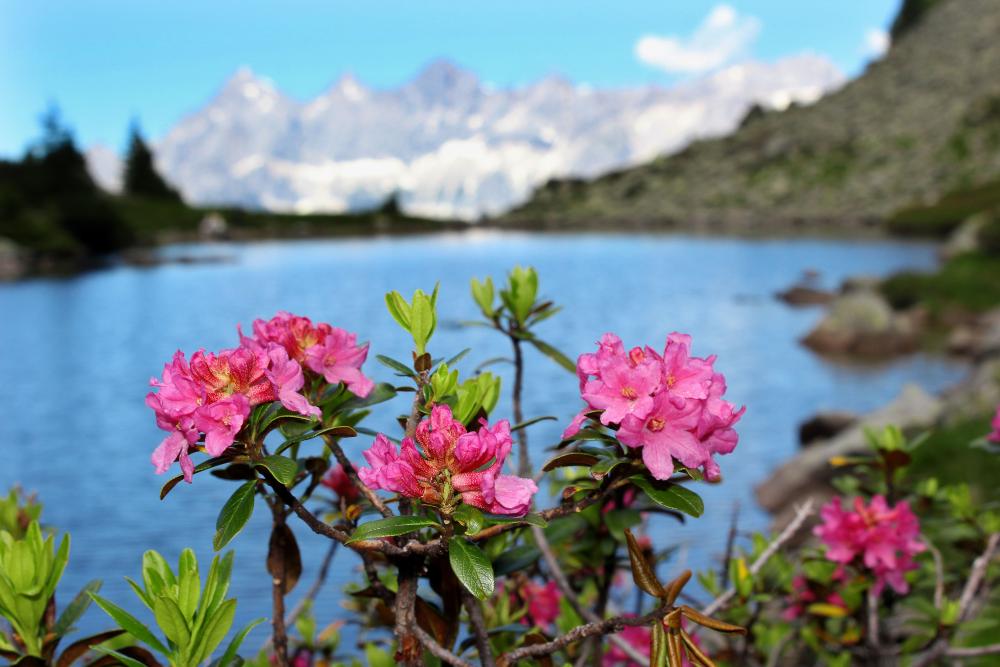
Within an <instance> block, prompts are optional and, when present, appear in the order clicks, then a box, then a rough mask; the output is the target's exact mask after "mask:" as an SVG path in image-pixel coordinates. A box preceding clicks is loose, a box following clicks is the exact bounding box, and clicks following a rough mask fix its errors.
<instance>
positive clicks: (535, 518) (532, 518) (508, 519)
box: [485, 512, 549, 528]
mask: <svg viewBox="0 0 1000 667" xmlns="http://www.w3.org/2000/svg"><path fill="white" fill-rule="evenodd" d="M485 519H486V523H488V524H490V525H491V526H492V525H496V524H503V523H526V524H528V525H529V526H538V527H539V528H545V527H546V526H548V525H549V522H548V521H546V520H545V519H543V518H542V517H541V515H540V514H537V513H534V512H533V513H531V514H525V515H524V516H520V517H515V516H501V515H499V514H487V515H485Z"/></svg>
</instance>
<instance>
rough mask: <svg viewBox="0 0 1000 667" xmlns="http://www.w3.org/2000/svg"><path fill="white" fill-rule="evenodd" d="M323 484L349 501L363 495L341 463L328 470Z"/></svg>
mask: <svg viewBox="0 0 1000 667" xmlns="http://www.w3.org/2000/svg"><path fill="white" fill-rule="evenodd" d="M322 484H323V486H325V487H326V488H328V489H330V490H331V491H333V492H334V493H336V494H337V496H338V497H340V498H343V499H344V500H346V501H347V502H348V503H352V502H354V501H355V500H357V499H358V498H359V497H360V496H361V491H359V490H358V487H357V486H355V485H354V482H352V481H351V478H350V477H348V476H347V473H346V472H344V467H343V466H341V465H339V464H338V465H335V466H333V467H332V468H330V470H328V471H327V473H326V475H324V476H323V481H322Z"/></svg>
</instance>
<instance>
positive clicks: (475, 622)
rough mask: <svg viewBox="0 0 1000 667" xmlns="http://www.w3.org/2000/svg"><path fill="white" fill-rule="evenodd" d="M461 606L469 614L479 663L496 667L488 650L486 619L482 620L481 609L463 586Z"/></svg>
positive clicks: (488, 666) (491, 652) (485, 666)
mask: <svg viewBox="0 0 1000 667" xmlns="http://www.w3.org/2000/svg"><path fill="white" fill-rule="evenodd" d="M462 604H464V605H465V611H466V612H468V614H469V624H470V625H471V626H472V632H473V634H474V635H475V637H476V648H477V649H478V650H479V662H480V663H481V664H482V666H483V667H496V661H495V660H494V659H493V649H492V648H490V636H489V633H488V632H487V630H486V619H485V618H483V608H482V607H481V606H479V600H477V599H476V598H475V597H474V596H473V595H472V593H470V592H469V591H468V590H467V589H466V588H465V586H462Z"/></svg>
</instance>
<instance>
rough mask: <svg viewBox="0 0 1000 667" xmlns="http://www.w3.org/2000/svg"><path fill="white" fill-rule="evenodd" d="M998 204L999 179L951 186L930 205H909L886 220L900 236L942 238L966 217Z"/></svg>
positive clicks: (999, 196) (890, 230) (999, 202)
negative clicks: (948, 190) (973, 184)
mask: <svg viewBox="0 0 1000 667" xmlns="http://www.w3.org/2000/svg"><path fill="white" fill-rule="evenodd" d="M998 205H1000V180H992V181H988V182H986V183H982V184H981V185H977V186H975V187H970V188H960V189H957V190H953V191H951V192H949V193H947V194H946V195H944V196H943V197H941V198H940V199H939V200H938V201H936V202H935V203H933V204H930V205H919V206H911V207H908V208H904V209H901V210H899V211H896V212H895V213H893V214H892V215H891V216H890V217H889V219H888V220H887V221H886V226H887V228H888V230H889V232H891V233H893V234H898V235H900V236H925V237H932V238H944V237H946V236H947V235H948V234H950V233H951V232H952V231H953V230H954V229H955V228H957V227H958V226H959V225H960V224H962V223H963V222H965V221H966V220H967V219H969V217H971V216H972V215H975V214H976V213H979V212H980V211H985V210H987V209H990V208H993V207H995V206H998Z"/></svg>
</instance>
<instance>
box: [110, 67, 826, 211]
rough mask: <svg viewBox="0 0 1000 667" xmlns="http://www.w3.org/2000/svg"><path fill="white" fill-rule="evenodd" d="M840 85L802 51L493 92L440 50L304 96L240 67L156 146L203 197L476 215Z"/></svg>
mask: <svg viewBox="0 0 1000 667" xmlns="http://www.w3.org/2000/svg"><path fill="white" fill-rule="evenodd" d="M843 80H844V77H843V75H842V74H841V73H840V71H839V70H838V69H837V68H836V67H835V66H834V65H833V64H832V63H831V62H830V61H828V60H826V59H824V58H822V57H819V56H813V55H802V56H795V57H791V58H786V59H783V60H780V61H777V62H775V63H770V64H765V63H759V62H749V63H744V64H739V65H733V66H730V67H727V68H725V69H722V70H719V71H717V72H714V73H712V74H710V75H707V76H705V77H702V78H699V79H696V80H690V81H687V82H685V83H682V84H680V85H677V86H674V87H670V88H664V87H658V86H643V87H635V88H620V89H604V90H602V89H595V88H591V87H589V86H585V85H574V84H573V83H571V82H570V81H567V80H565V79H562V78H559V77H554V76H553V77H548V78H545V79H542V80H540V81H538V82H536V83H534V84H531V85H528V86H525V87H521V88H510V89H497V88H495V87H492V86H490V85H487V84H485V83H483V82H482V81H480V80H479V79H478V78H477V77H476V75H474V74H473V73H471V72H469V71H468V70H465V69H462V68H459V67H457V66H455V65H454V64H452V63H450V62H447V61H436V62H434V63H432V64H430V65H429V66H427V67H426V68H425V69H424V70H423V71H421V72H420V73H419V74H418V75H417V76H416V78H414V79H413V80H412V81H410V82H408V83H406V84H404V85H402V86H400V87H398V88H394V89H373V88H369V87H367V86H365V85H364V84H362V83H361V82H359V81H358V80H356V79H355V78H354V77H352V76H350V75H346V76H344V77H342V78H341V79H340V80H339V81H337V82H336V83H335V84H334V85H333V86H332V87H331V88H329V89H328V90H327V91H325V92H324V93H322V94H321V95H319V96H318V97H316V98H315V99H313V100H309V101H305V102H302V101H297V100H293V99H291V98H289V97H287V96H285V95H284V94H282V93H281V91H280V90H278V89H277V88H276V87H275V86H274V84H272V83H271V82H269V81H267V80H266V79H263V78H261V77H258V76H256V75H255V74H253V73H252V72H251V71H249V70H247V69H241V70H240V71H238V72H237V73H236V74H235V75H234V76H233V77H232V78H231V79H230V80H229V81H228V82H227V83H226V84H225V85H224V86H223V87H222V89H221V90H220V91H219V93H218V94H217V95H216V96H215V97H214V98H213V99H212V100H211V101H209V102H208V104H206V105H205V106H204V107H203V108H202V109H200V110H199V111H197V112H195V113H193V114H191V115H189V116H188V117H186V118H184V119H183V120H181V121H180V122H179V123H178V124H177V125H176V126H175V127H174V128H173V129H172V130H171V131H170V132H169V133H168V134H167V135H166V136H165V137H163V138H162V139H161V140H160V141H158V142H157V143H156V144H155V151H156V155H157V163H158V165H159V167H160V169H161V170H162V171H163V173H164V175H165V176H166V177H167V178H168V179H169V180H170V181H171V182H173V183H174V184H176V185H177V186H178V187H179V188H180V189H181V191H182V192H183V194H184V196H185V198H186V199H187V200H188V201H190V202H193V203H198V204H220V203H227V204H239V205H243V206H248V207H262V208H268V209H275V210H292V211H299V212H312V211H343V210H349V209H361V208H368V207H371V206H374V205H377V204H378V203H379V202H381V201H382V200H384V199H385V198H386V197H387V196H389V195H390V194H391V193H393V192H398V193H399V196H400V201H401V202H402V205H403V207H404V208H405V209H406V210H407V211H409V212H411V213H415V214H421V215H429V216H438V217H463V218H475V217H478V216H480V215H483V214H494V213H498V212H500V211H502V210H504V209H506V208H508V207H510V206H511V205H513V204H516V203H518V202H520V201H522V200H524V199H525V198H527V197H528V196H529V195H530V193H531V190H532V189H533V188H534V187H535V186H537V185H539V184H541V183H543V182H544V181H545V180H547V179H549V178H550V177H553V176H581V177H590V176H595V175H597V174H600V173H602V172H605V171H608V170H610V169H615V168H619V167H623V166H626V165H630V164H635V163H638V162H642V161H645V160H648V159H650V158H652V157H653V156H655V155H658V154H661V153H665V152H672V151H676V150H678V149H680V148H682V147H684V146H685V145H686V144H688V143H690V142H691V141H692V140H694V139H698V138H703V137H708V136H715V135H719V134H723V133H726V132H729V131H731V130H732V129H734V127H735V126H736V125H737V123H738V122H739V120H740V119H741V118H742V117H743V115H744V114H745V113H746V112H747V110H748V109H749V108H750V106H751V105H753V104H755V103H758V104H762V105H764V106H768V107H784V106H787V105H788V104H790V103H792V102H803V103H809V102H812V101H815V100H816V99H818V98H819V97H820V96H821V95H822V94H823V93H825V92H827V91H829V90H831V89H832V88H835V87H837V86H839V85H840V84H841V83H842V82H843ZM100 158H101V171H102V172H103V173H104V174H107V173H108V167H107V155H106V154H105V155H101V156H100ZM105 180H107V179H105Z"/></svg>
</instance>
